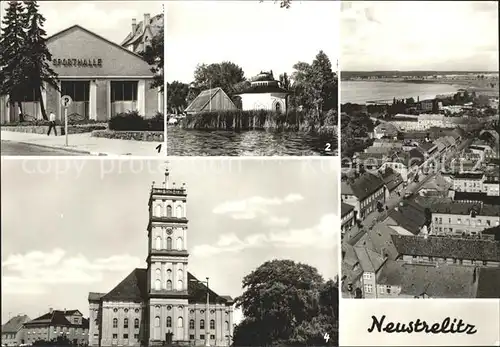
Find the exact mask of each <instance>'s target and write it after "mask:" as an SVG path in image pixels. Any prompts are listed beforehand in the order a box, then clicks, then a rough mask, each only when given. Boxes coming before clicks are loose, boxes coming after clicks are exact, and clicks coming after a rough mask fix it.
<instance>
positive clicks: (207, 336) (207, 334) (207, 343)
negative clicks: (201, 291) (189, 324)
mask: <svg viewBox="0 0 500 347" xmlns="http://www.w3.org/2000/svg"><path fill="white" fill-rule="evenodd" d="M205 278H206V279H207V280H206V281H200V280H197V279H191V281H192V282H199V283H203V284H205V285H206V287H207V305H206V308H205V346H206V347H210V326H209V324H210V322H209V320H210V315H209V313H210V289H209V287H208V277H205Z"/></svg>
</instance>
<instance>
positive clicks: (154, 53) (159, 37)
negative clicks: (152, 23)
mask: <svg viewBox="0 0 500 347" xmlns="http://www.w3.org/2000/svg"><path fill="white" fill-rule="evenodd" d="M142 56H143V58H144V60H146V62H147V63H148V64H149V65H151V66H152V67H151V72H153V73H154V79H153V82H152V83H151V85H150V88H151V89H154V88H159V89H160V91H161V92H163V91H164V73H163V66H164V37H163V28H161V30H160V31H159V32H158V34H156V35H155V36H154V37H153V39H152V40H151V46H148V47H147V48H146V50H145V52H144V53H143V54H142ZM167 97H168V96H167Z"/></svg>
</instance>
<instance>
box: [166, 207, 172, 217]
mask: <svg viewBox="0 0 500 347" xmlns="http://www.w3.org/2000/svg"><path fill="white" fill-rule="evenodd" d="M167 217H172V206H170V205H167Z"/></svg>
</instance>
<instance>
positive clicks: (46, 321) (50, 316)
mask: <svg viewBox="0 0 500 347" xmlns="http://www.w3.org/2000/svg"><path fill="white" fill-rule="evenodd" d="M73 315H79V316H82V313H81V312H80V311H79V310H64V311H61V310H53V311H52V312H47V313H45V314H44V315H41V316H40V317H38V318H35V319H33V320H31V321H29V322H26V323H24V326H28V327H29V326H39V325H50V326H54V325H55V326H73V327H83V328H87V329H88V327H89V321H88V319H85V318H83V319H82V324H74V323H73V322H70V321H69V320H68V319H67V318H66V317H67V316H73Z"/></svg>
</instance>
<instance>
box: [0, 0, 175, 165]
mask: <svg viewBox="0 0 500 347" xmlns="http://www.w3.org/2000/svg"><path fill="white" fill-rule="evenodd" d="M0 9H1V11H0V21H1V24H0V123H1V124H0V129H1V137H2V142H1V144H2V148H1V154H2V156H37V155H38V156H41V155H43V156H84V155H85V156H88V155H137V156H158V155H165V152H164V151H165V148H163V151H162V150H161V147H160V150H156V147H158V146H159V144H162V143H164V142H165V136H164V133H165V126H164V123H165V120H164V116H163V115H164V106H165V105H164V99H165V97H164V93H163V89H164V82H163V52H164V49H163V47H164V45H163V43H164V36H163V27H164V23H163V4H162V3H161V2H158V1H142V2H140V3H139V2H133V1H126V2H105V1H86V2H70V1H40V2H36V1H24V2H22V1H2V2H1V3H0Z"/></svg>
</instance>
